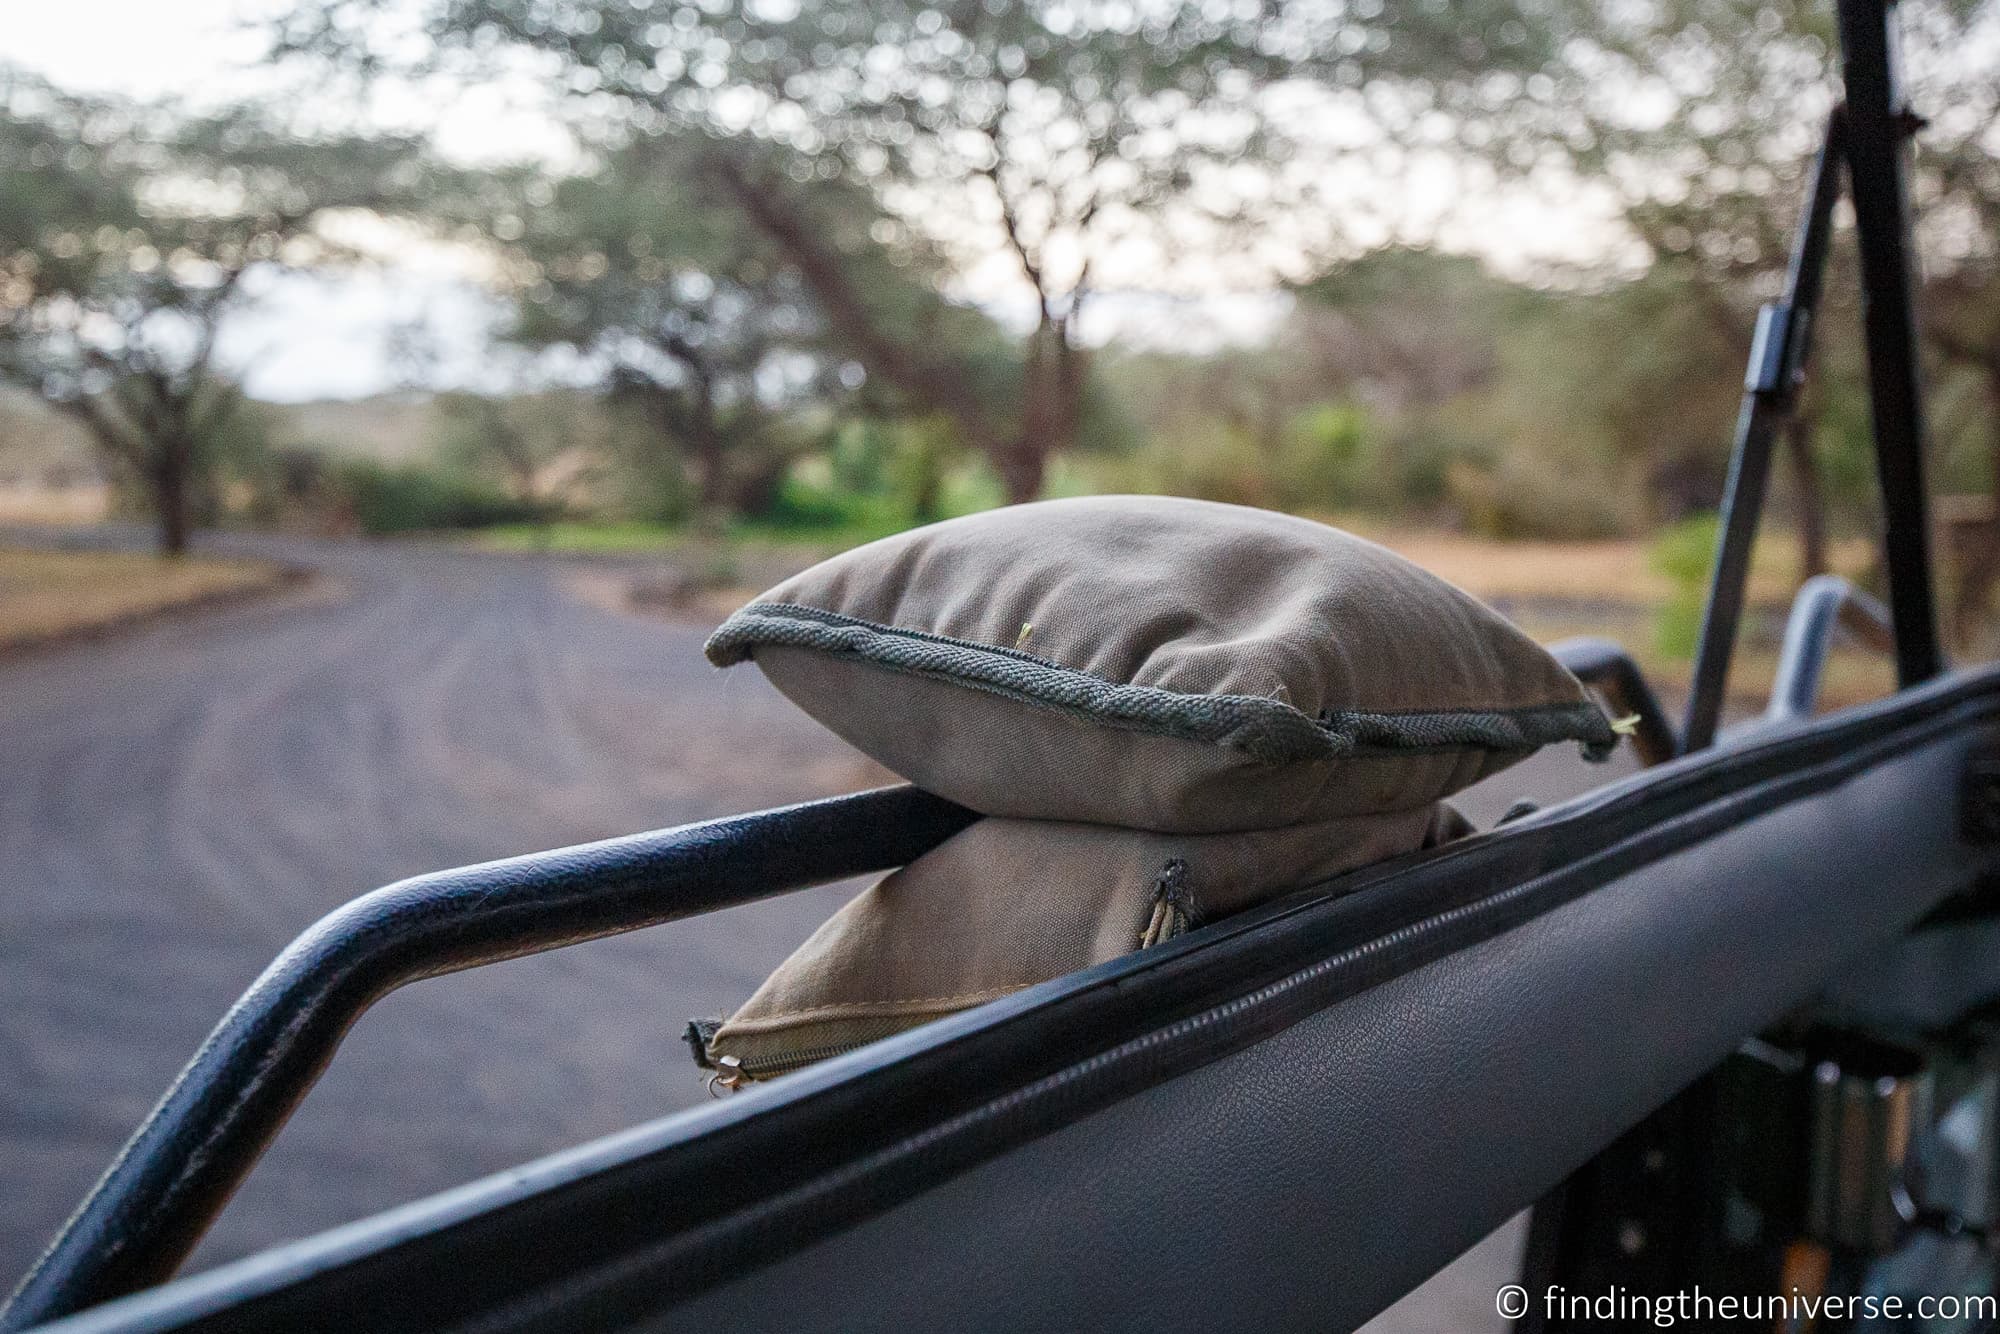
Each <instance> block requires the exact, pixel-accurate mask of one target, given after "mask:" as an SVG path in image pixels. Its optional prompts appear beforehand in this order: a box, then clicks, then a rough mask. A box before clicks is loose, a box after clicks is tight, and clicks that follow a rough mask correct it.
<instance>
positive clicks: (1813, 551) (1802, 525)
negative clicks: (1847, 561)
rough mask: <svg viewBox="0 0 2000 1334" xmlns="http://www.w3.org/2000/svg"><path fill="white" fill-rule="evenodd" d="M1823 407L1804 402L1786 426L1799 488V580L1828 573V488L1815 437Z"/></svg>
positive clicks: (1795, 518)
mask: <svg viewBox="0 0 2000 1334" xmlns="http://www.w3.org/2000/svg"><path fill="white" fill-rule="evenodd" d="M1818 424H1819V407H1818V405H1817V404H1816V403H1813V402H1811V401H1810V400H1801V401H1800V403H1799V404H1798V406H1797V407H1796V409H1794V411H1793V412H1792V415H1791V418H1790V420H1788V421H1787V422H1786V423H1785V453H1786V455H1787V456H1788V457H1789V458H1790V460H1791V466H1792V482H1793V484H1794V485H1795V486H1796V487H1797V488H1798V512H1797V514H1796V515H1794V516H1793V522H1794V523H1795V524H1796V525H1797V526H1798V536H1799V580H1800V582H1801V583H1803V582H1804V581H1805V580H1807V579H1810V578H1812V577H1813V576H1814V575H1816V574H1825V573H1826V487H1825V486H1824V484H1823V483H1822V482H1821V480H1820V468H1819V458H1818V456H1816V455H1815V454H1814V453H1813V435H1814V431H1815V428H1816V427H1817V426H1818Z"/></svg>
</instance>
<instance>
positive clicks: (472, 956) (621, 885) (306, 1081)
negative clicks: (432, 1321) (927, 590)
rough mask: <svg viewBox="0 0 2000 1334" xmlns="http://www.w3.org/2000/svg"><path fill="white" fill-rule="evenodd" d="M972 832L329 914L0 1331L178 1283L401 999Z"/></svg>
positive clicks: (592, 856) (101, 1188)
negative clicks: (376, 1012) (330, 1074)
mask: <svg viewBox="0 0 2000 1334" xmlns="http://www.w3.org/2000/svg"><path fill="white" fill-rule="evenodd" d="M978 818H979V817H978V816H977V815H976V814H975V813H973V812H972V811H969V810H967V809H965V808H964V807H962V806H958V805H955V804H954V803H952V802H949V801H946V800H945V799H944V798H942V797H936V796H932V795H931V794H930V793H927V792H922V791H919V790H918V789H916V788H913V787H908V786H904V787H889V788H879V789H877V790H875V791H872V792H862V793H858V794H856V795H854V796H849V797H836V798H833V799H831V800H827V801H814V802H806V803H804V804H802V805H797V806H787V807H782V808H779V809H777V810H770V811H760V812H757V813H756V814H753V815H740V816H732V817H730V818H727V819H721V820H710V821H708V822H706V823H703V824H692V825H684V826H682V827H680V828H678V829H669V830H664V831H661V832H657V833H649V834H634V835H631V836H629V837H626V838H614V839H607V840H605V841H604V842H601V843H588V844H584V845H582V846H580V847H574V848H563V849H560V850H557V851H555V852H544V853H538V854H536V855H534V856H529V857H516V858H512V859H510V860H507V861H498V862H489V863H486V864H484V865H481V866H466V867H460V868H457V869H455V870H449V871H439V872H437V873H435V874H432V875H422V876H417V877H415V878H414V879H410V880H404V881H402V882H400V883H398V884H394V885H390V886H388V887H387V888H385V889H378V890H375V891H374V892H373V893H370V894H364V895H362V896H361V897H360V898H358V899H355V900H353V901H352V902H350V903H348V904H346V905H345V906H344V907H341V908H338V909H335V910H334V911H333V912H331V913H329V914H328V915H327V916H325V917H323V918H321V919H320V920H319V922H317V923H316V924H315V925H313V926H312V927H310V928H308V929H307V930H306V931H305V933H304V934H303V935H301V936H299V938H298V939H297V940H295V941H293V942H292V944H291V945H290V946H289V947H287V948H286V950H285V952H284V953H283V954H281V955H279V956H278V958H277V959H276V960H275V961H274V962H273V963H272V964H271V966H270V967H269V968H267V969H265V971H264V974H263V976H261V977H259V978H258V979H257V981H256V982H255V983H253V984H252V985H251V987H250V990H248V991H247V992H245V993H244V994H243V997H242V999H240V1000H238V1001H237V1002H236V1004H235V1005H234V1006H233V1007H231V1009H230V1011H229V1013H228V1014H226V1015H224V1016H223V1019H222V1022H221V1023H219V1024H217V1025H216V1027H215V1031H214V1032H213V1033H211V1034H210V1035H209V1037H208V1040H207V1041H206V1042H204V1043H203V1044H202V1046H201V1049H200V1050H199V1051H197V1052H196V1053H195V1055H194V1058H193V1059H192V1060H190V1061H189V1062H188V1064H187V1066H186V1068H185V1069H183V1070H182V1071H181V1073H180V1076H179V1078H177V1079H176V1080H175V1081H174V1084H173V1087H171V1088H170V1089H168V1090H167V1093H166V1096H164V1097H163V1098H161V1100H160V1103H159V1105H158V1106H157V1107H155V1108H154V1109H153V1112H152V1115H150V1116H149V1117H147V1118H146V1121H145V1123H144V1124H143V1125H141V1126H140V1127H139V1129H138V1130H137V1131H135V1132H134V1133H133V1135H132V1138H131V1139H130V1140H129V1141H127V1142H126V1145H125V1147H124V1149H123V1150H121V1151H120V1152H119V1155H118V1157H117V1159H116V1160H114V1161H113V1163H112V1164H111V1166H110V1168H109V1169H107V1170H106V1172H105V1174H104V1176H103V1177H102V1178H101V1179H100V1180H99V1181H98V1183H97V1185H96V1186H95V1187H94V1188H93V1189H92V1190H91V1193H90V1195H89V1197H88V1198H86V1199H85V1200H84V1202H83V1203H82V1204H81V1205H80V1206H79V1207H78V1208H77V1211H76V1213H75V1214H73V1215H72V1216H71V1217H70V1220H69V1222H67V1223H66V1224H64V1226H63V1229H62V1231H61V1232H60V1233H59V1234H58V1235H57V1237H56V1239H55V1241H54V1242H53V1243H51V1244H50V1246H49V1248H48V1250H47V1251H46V1252H45V1253H44V1254H43V1255H42V1258H41V1259H40V1260H39V1261H37V1262H36V1264H35V1267H34V1268H33V1269H31V1270H30V1271H29V1272H28V1276H27V1277H26V1278H24V1279H23V1280H22V1281H21V1284H20V1286H19V1287H17V1288H16V1289H15V1290H14V1294H13V1296H12V1297H10V1298H9V1299H8V1301H7V1304H6V1305H5V1307H4V1308H0V1330H19V1329H25V1328H27V1327H28V1326H30V1325H35V1324H40V1323H41V1322H43V1321H47V1320H52V1319H55V1318H56V1317H58V1316H64V1315H68V1314H70V1313H72V1312H75V1311H80V1310H82V1309H84V1308H85V1307H88V1306H94V1305H96V1304H97V1303H99V1302H103V1301H108V1300H110V1299H111V1298H113V1297H121V1296H124V1295H125V1294H127V1293H131V1292H136V1291H138V1290H139V1289H141V1288H145V1287H150V1286H151V1285H153V1284H155V1283H159V1282H162V1281H164V1280H166V1279H168V1278H170V1277H172V1276H173V1273H174V1271H175V1270H176V1269H177V1268H179V1267H180V1264H181V1262H182V1261H183V1260H185V1259H186V1258H187V1255H188V1253H189V1252H190V1251H192V1250H193V1249H194V1247H195V1244H196V1243H197V1242H198V1241H200V1240H201V1237H202V1234H203V1233H204V1232H206V1231H207V1230H208V1227H209V1224H210V1223H212V1222H213V1221H214V1220H215V1218H216V1216H217V1215H218V1214H220V1213H221V1212H222V1207H223V1206H224V1205H225V1204H227V1203H228V1201H229V1198H230V1196H231V1195H233V1194H234V1193H235V1192H236V1188H237V1187H238V1186H239V1185H241V1184H242V1182H243V1179H244V1177H246V1176H247V1175H249V1172H250V1169H251V1168H252V1167H253V1166H255V1164H256V1162H257V1160H258V1158H259V1157H261V1156H262V1155H263V1152H264V1150H265V1149H266V1148H267V1147H269V1145H270V1143H271V1141H272V1139H273V1138H274V1137H275V1136H276V1135H277V1133H278V1131H279V1129H280V1128H282V1127H283V1126H284V1124H285V1122H286V1120H287V1119H289V1118H290V1116H291V1114H292V1111H293V1109H294V1108H296V1107H297V1106H298V1104H299V1102H300V1101H301V1100H303V1099H304V1097H305V1095H306V1094H307V1093H308V1092H309V1091H310V1090H311V1088H312V1086H313V1084H314V1083H315V1082H317V1080H318V1079H319V1076H320V1074H321V1072H322V1071H324V1070H325V1068H326V1066H327V1063H328V1062H329V1061H331V1060H332V1059H333V1055H334V1052H335V1051H336V1049H338V1047H339V1046H340V1041H341V1039H342V1038H343V1037H344V1036H345V1035H346V1033H347V1030H348V1029H349V1028H350V1027H352V1025H353V1024H354V1022H355V1020H357V1019H359V1018H360V1017H361V1015H362V1014H363V1013H364V1012H365V1011H366V1010H367V1009H368V1008H369V1007H370V1006H371V1005H373V1004H374V1003H375V1002H376V1001H377V1000H380V999H381V998H382V997H383V996H385V995H387V994H388V993H389V992H391V991H394V990H395V989H396V988H398V987H401V986H403V985H405V984H406V983H409V982H414V981H417V980H418V979H420V978H426V977H437V976H440V975H442V974H444V973H450V972H456V971H458V970H460V969H464V968H473V967H477V966H478V965H481V964H487V963H497V962H499V961H500V960H503V959H511V958H517V957H519V956H521V955H524V954H535V953H540V952H541V951H544V950H551V949H556V948H558V947H559V946H563V945H572V944H576V943H578V942H580V941H585V940H594V939H597V938H599V937H602V936H609V935H616V934H619V933H621V932H625V931H633V930H637V929H639V928H640V927H646V926H654V925H657V924H659V923H662V922H670V921H674V920H676V919H678V918H683V917H692V916H696V915H698V914H701V913H705V912H710V911H713V910H715V909H717V908H726V907H730V906H733V905H735V904H739V903H748V902H751V901H752V900H755V899H761V898H768V897H770V896H772V895H775V894H781V893H785V892H787V891H790V890H795V889H803V888H805V887H806V886H808V885H816V884H824V883H826V882H827V881H831V880H842V879H845V878H847V877H848V876H854V875H862V874H865V873H867V872H871V871H881V870H887V869H888V868H890V867H895V866H901V865H903V864H905V863H907V862H909V861H912V860H914V859H915V858H917V857H919V856H921V855H922V854H924V853H925V852H928V851H929V850H930V849H932V848H934V847H936V846H937V845H938V844H939V843H942V842H943V841H944V840H945V839H947V838H949V837H951V835H953V834H955V833H957V832H958V831H959V830H961V829H964V828H965V827H966V826H967V825H969V824H971V823H972V822H973V821H975V820H977V819H978Z"/></svg>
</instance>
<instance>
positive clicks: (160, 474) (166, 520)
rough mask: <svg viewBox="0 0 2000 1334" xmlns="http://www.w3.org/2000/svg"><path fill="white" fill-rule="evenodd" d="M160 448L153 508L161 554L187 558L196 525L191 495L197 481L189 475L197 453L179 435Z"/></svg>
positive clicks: (161, 442)
mask: <svg viewBox="0 0 2000 1334" xmlns="http://www.w3.org/2000/svg"><path fill="white" fill-rule="evenodd" d="M156 448H157V449H158V453H157V455H156V456H155V459H154V466H153V508H154V511H155V517H156V518H158V520H159V524H160V554H161V555H162V556H184V555H186V554H187V548H188V534H189V532H190V530H191V529H192V528H193V526H194V523H193V517H194V516H193V506H192V497H191V496H190V495H189V487H190V485H191V484H192V482H193V478H191V477H190V476H188V474H189V473H190V472H191V471H192V467H191V463H192V460H193V458H194V451H193V449H192V448H190V446H189V444H188V442H187V441H186V440H185V439H184V438H182V437H181V436H179V435H174V436H171V437H169V438H167V439H165V440H162V441H160V442H159V444H158V445H157V446H156Z"/></svg>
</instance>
